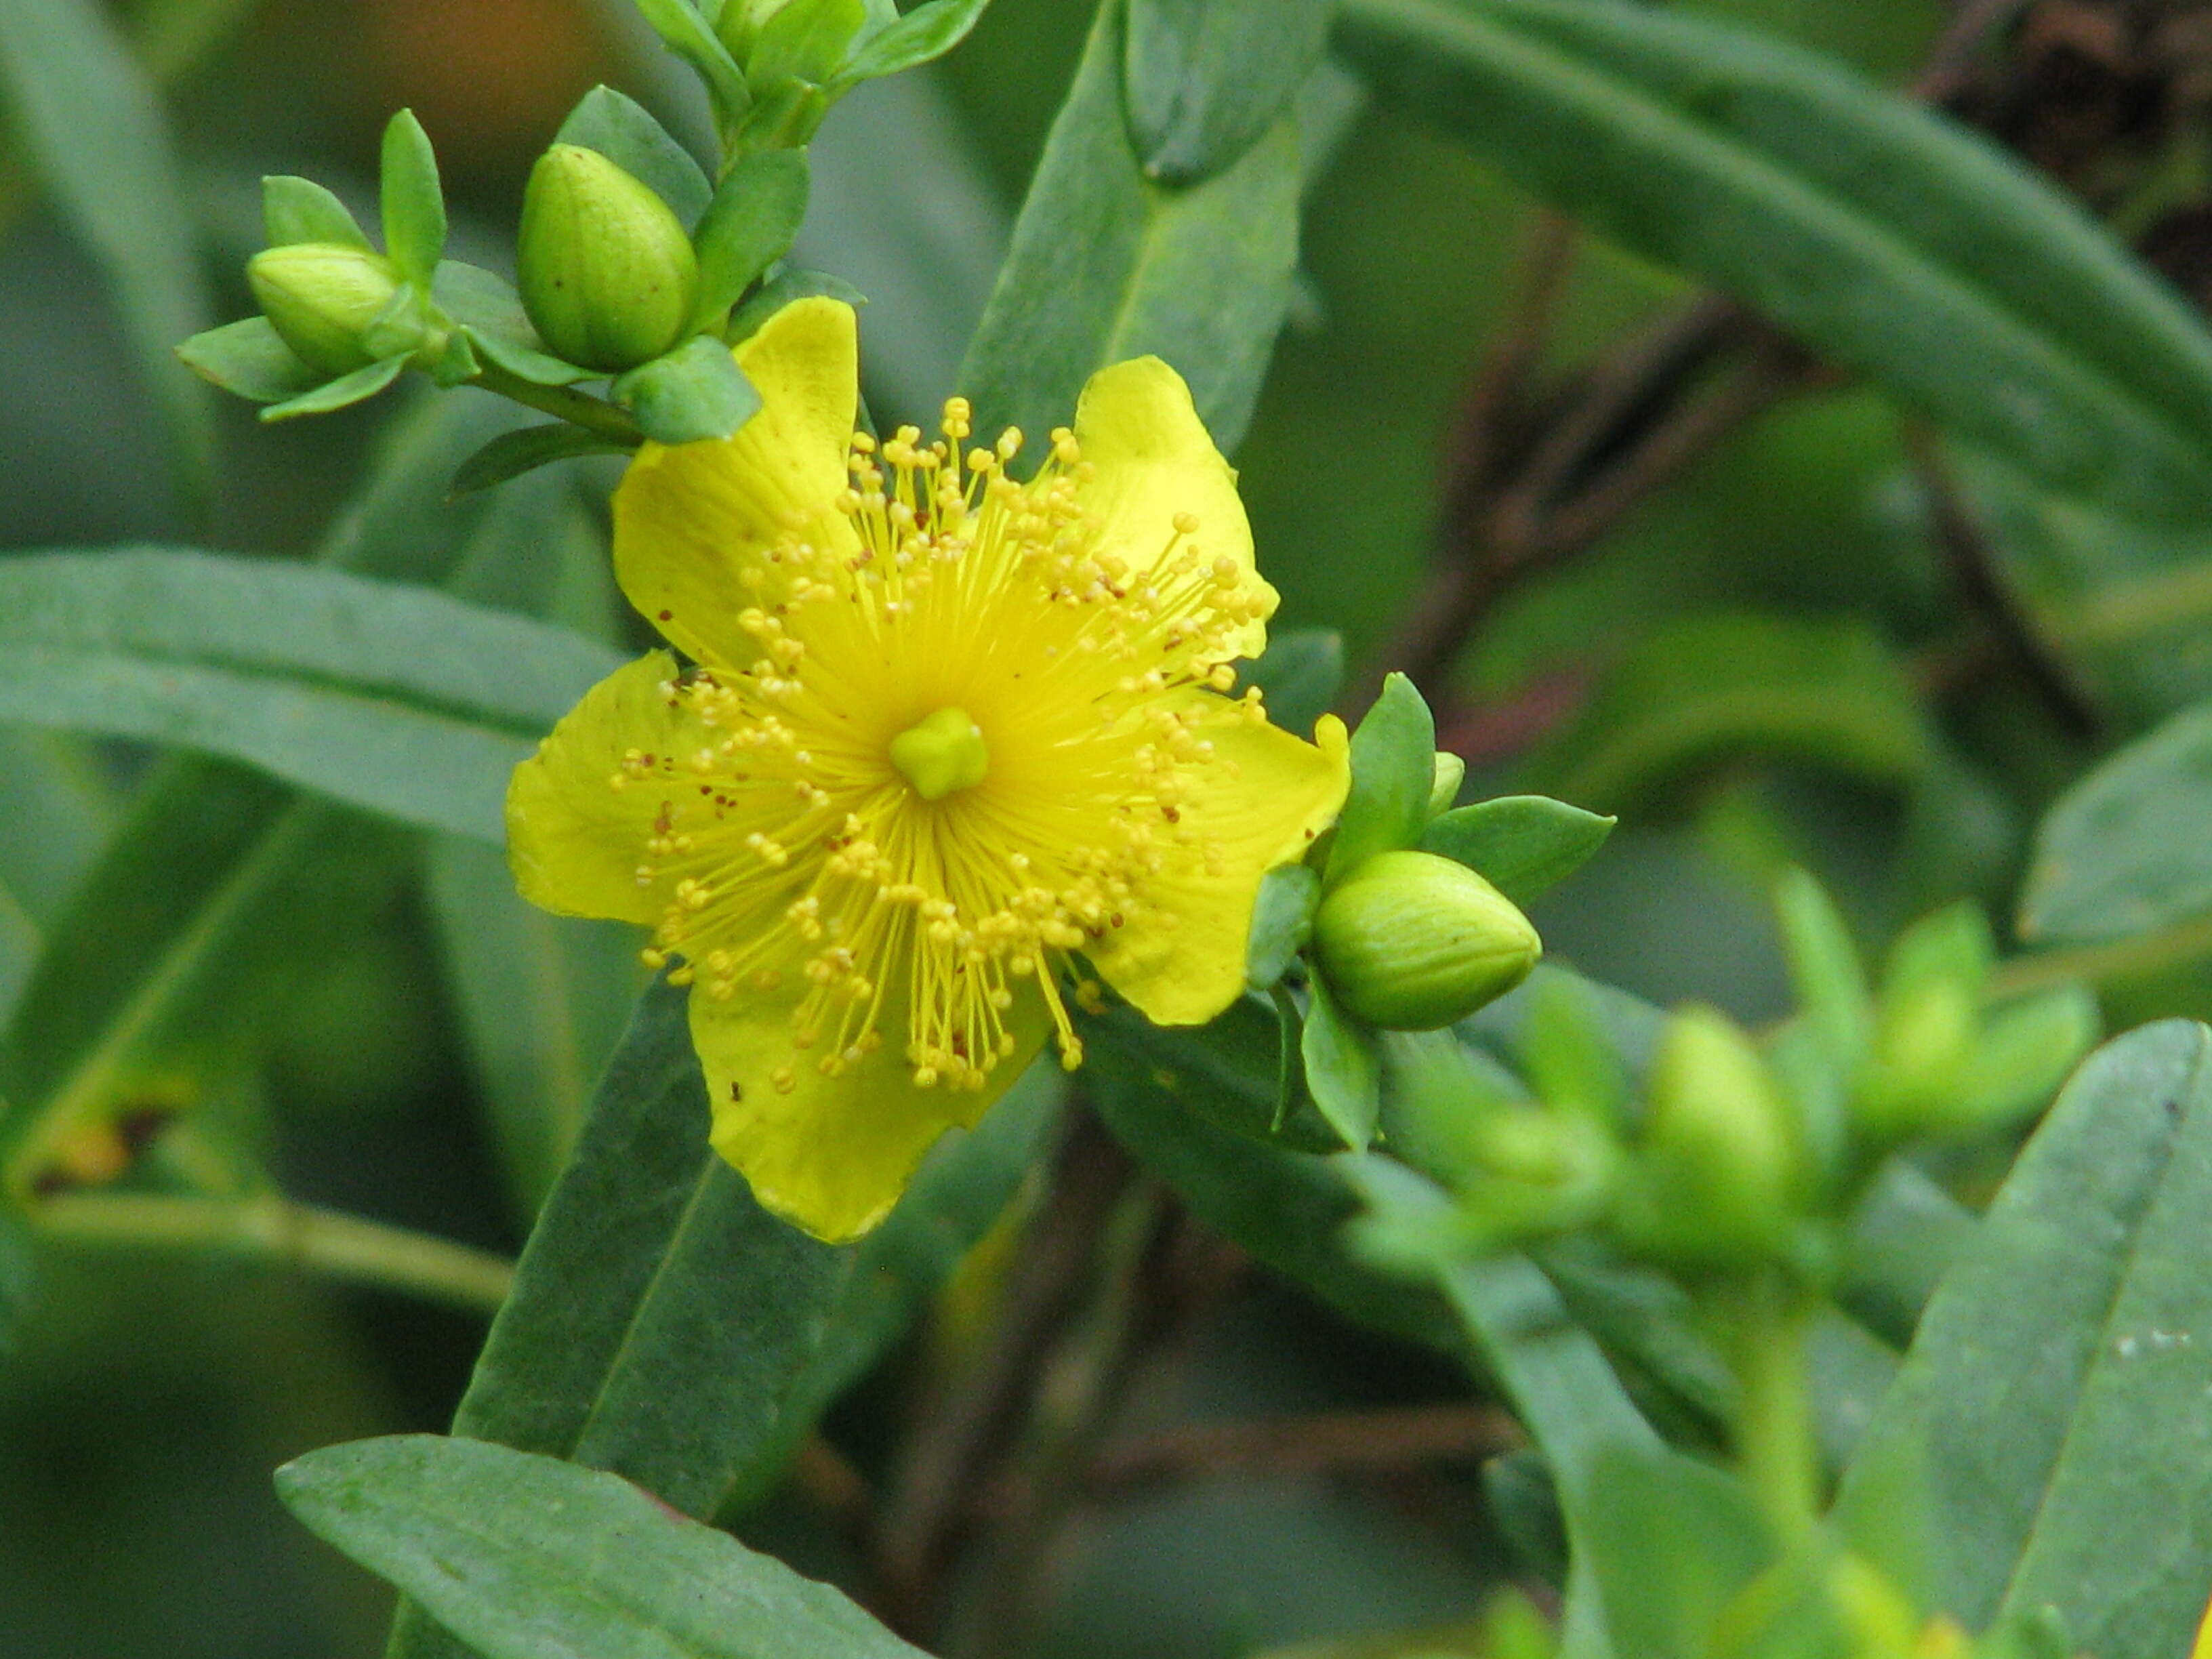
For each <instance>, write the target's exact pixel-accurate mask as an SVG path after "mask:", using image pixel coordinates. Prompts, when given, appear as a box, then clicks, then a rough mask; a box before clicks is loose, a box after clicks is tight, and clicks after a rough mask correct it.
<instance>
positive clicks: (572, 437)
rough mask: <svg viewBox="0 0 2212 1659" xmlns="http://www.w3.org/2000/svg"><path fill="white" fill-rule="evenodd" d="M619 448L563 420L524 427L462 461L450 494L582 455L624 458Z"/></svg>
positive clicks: (625, 450)
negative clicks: (620, 456)
mask: <svg viewBox="0 0 2212 1659" xmlns="http://www.w3.org/2000/svg"><path fill="white" fill-rule="evenodd" d="M629 453H630V452H629V449H628V448H627V447H625V446H623V445H622V444H618V443H614V442H612V441H610V440H608V439H605V438H602V437H601V436H599V434H598V433H596V432H587V431H586V430H585V429H584V428H582V427H580V426H570V425H569V424H568V422H566V421H555V422H550V424H547V425H544V426H526V427H523V428H520V429H519V430H516V431H513V432H502V433H501V434H500V435H499V436H497V437H496V438H494V439H493V440H492V441H490V442H489V443H488V444H486V445H485V446H484V447H483V448H482V449H479V450H478V451H477V453H475V454H473V455H471V456H470V457H469V458H468V459H466V460H465V461H463V462H462V463H461V465H460V466H459V468H458V469H457V470H456V471H454V473H453V491H452V493H453V495H471V494H473V493H474V492H475V491H477V490H479V489H490V488H491V487H492V486H493V485H495V484H503V483H507V481H508V480H510V479H513V478H520V477H522V476H523V475H524V474H525V473H526V472H535V471H537V470H538V468H539V467H541V466H550V465H552V464H553V463H554V462H556V461H572V460H575V459H579V458H580V457H582V456H586V455H627V454H629Z"/></svg>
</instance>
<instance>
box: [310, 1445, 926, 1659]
mask: <svg viewBox="0 0 2212 1659" xmlns="http://www.w3.org/2000/svg"><path fill="white" fill-rule="evenodd" d="M276 1491H277V1494H278V1496H280V1497H281V1498H283V1500H284V1502H285V1503H286V1504H289V1506H290V1508H291V1510H292V1512H293V1513H294V1514H295V1515H296V1516H299V1517H300V1519H301V1520H302V1521H304V1522H306V1523H307V1525H308V1526H309V1527H311V1528H313V1529H314V1530H315V1531H316V1532H318V1533H319V1534H322V1536H323V1537H325V1538H326V1539H328V1540H329V1541H331V1543H333V1544H335V1545H337V1547H339V1548H340V1549H342V1550H343V1551H344V1552H345V1553H347V1554H349V1555H350V1556H352V1557H353V1558H354V1559H356V1560H357V1561H359V1562H361V1563H362V1565H364V1566H367V1567H368V1568H370V1569H372V1570H373V1571H377V1572H380V1573H382V1574H383V1575H384V1576H385V1577H387V1578H389V1579H391V1580H392V1583H395V1584H398V1586H399V1587H400V1589H403V1590H405V1591H407V1592H408V1593H409V1594H410V1595H416V1596H419V1597H422V1599H423V1601H424V1602H425V1604H426V1605H428V1607H431V1608H432V1609H433V1610H435V1612H436V1613H437V1614H438V1616H439V1618H441V1620H445V1621H446V1622H447V1624H449V1625H451V1626H453V1628H454V1629H455V1630H458V1631H459V1632H461V1633H462V1634H463V1635H465V1637H466V1638H468V1639H469V1640H470V1641H471V1642H472V1643H474V1644H476V1645H477V1647H478V1648H479V1649H480V1650H482V1651H483V1654H484V1655H485V1656H486V1659H553V1656H577V1659H581V1656H584V1655H586V1654H589V1655H594V1656H599V1659H617V1656H624V1655H629V1656H635V1659H647V1656H651V1659H926V1656H924V1655H923V1654H922V1653H921V1650H920V1649H918V1648H913V1647H909V1646H908V1645H907V1644H905V1643H904V1642H902V1641H900V1640H899V1639H898V1638H896V1637H895V1636H893V1635H892V1634H891V1633H890V1632H889V1631H887V1630H885V1629H884V1627H883V1626H881V1625H879V1624H878V1623H877V1622H876V1621H875V1620H873V1619H872V1618H870V1617H869V1616H868V1615H867V1614H866V1613H864V1612H862V1611H861V1610H860V1607H857V1606H855V1605H854V1603H853V1602H852V1601H848V1599H846V1597H845V1596H844V1595H842V1594H840V1593H839V1592H838V1591H836V1590H835V1589H831V1588H830V1587H829V1586H828V1585H827V1584H817V1583H814V1582H813V1581H812V1580H811V1579H807V1578H802V1577H799V1575H798V1574H797V1573H795V1572H793V1571H792V1570H791V1569H790V1568H789V1567H787V1566H785V1565H783V1563H781V1561H778V1560H777V1559H775V1557H774V1556H769V1555H761V1554H758V1553H755V1552H754V1551H751V1550H749V1549H747V1548H745V1547H744V1545H742V1544H740V1543H738V1541H737V1540H735V1539H734V1538H732V1537H730V1536H729V1535H728V1534H726V1533H720V1532H716V1531H715V1530H714V1528H711V1527H704V1526H702V1525H700V1524H699V1523H698V1522H696V1521H687V1520H685V1519H684V1517H683V1516H680V1515H676V1514H672V1513H671V1512H670V1510H668V1509H667V1508H666V1507H665V1505H662V1504H656V1503H654V1502H653V1499H652V1498H650V1497H648V1496H647V1494H646V1493H644V1492H640V1491H639V1490H638V1489H637V1488H636V1487H635V1486H631V1485H630V1484H629V1483H628V1482H627V1481H624V1480H618V1479H617V1478H616V1477H615V1476H613V1475H611V1474H598V1473H595V1472H593V1471H592V1470H589V1469H580V1468H576V1467H575V1466H574V1464H571V1463H562V1462H556V1461H555V1460H554V1459H552V1458H549V1457H537V1456H532V1455H528V1454H526V1453H523V1452H518V1451H510V1450H508V1449H507V1448H505V1447H503V1446H491V1445H485V1444H483V1443H482V1442H479V1441H472V1440H458V1439H457V1440H447V1439H442V1438H441V1437H438V1436H435V1435H405V1436H395V1437H392V1438H391V1439H387V1440H363V1441H356V1442H355V1443H352V1444H350V1445H344V1446H332V1447H330V1448H328V1449H325V1450H322V1451H319V1452H310V1453H309V1454H308V1455H307V1456H305V1457H302V1458H300V1459H299V1460H297V1461H296V1462H292V1463H289V1464H287V1465H286V1466H285V1467H284V1468H283V1469H280V1470H279V1471H278V1472H277V1475H276Z"/></svg>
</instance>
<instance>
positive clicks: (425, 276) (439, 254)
mask: <svg viewBox="0 0 2212 1659" xmlns="http://www.w3.org/2000/svg"><path fill="white" fill-rule="evenodd" d="M382 206H383V210H384V251H385V254H386V257H387V258H390V259H391V261H392V264H395V265H397V266H398V267H399V274H400V275H401V276H404V277H405V278H406V279H407V280H408V281H409V282H410V283H414V284H415V286H416V287H417V288H419V289H422V290H423V291H424V292H426V293H427V292H428V290H429V288H430V285H431V283H432V281H433V280H434V279H435V277H436V276H437V274H438V262H439V261H440V260H441V259H442V258H445V257H446V192H445V191H444V189H443V188H442V187H441V185H439V183H438V158H437V156H436V155H434V154H433V153H432V152H431V149H430V136H429V134H428V133H426V132H424V131H422V123H421V122H420V121H418V120H416V118H415V112H414V111H412V110H407V109H403V110H401V111H400V112H398V114H397V115H395V116H393V117H392V119H391V120H390V121H389V122H387V123H386V125H385V129H384V171H383V174H382Z"/></svg>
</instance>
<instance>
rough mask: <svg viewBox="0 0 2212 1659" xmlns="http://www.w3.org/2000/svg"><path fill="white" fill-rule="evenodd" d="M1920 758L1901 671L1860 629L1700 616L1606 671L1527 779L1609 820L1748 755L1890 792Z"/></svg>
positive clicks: (1916, 770) (1925, 753)
mask: <svg viewBox="0 0 2212 1659" xmlns="http://www.w3.org/2000/svg"><path fill="white" fill-rule="evenodd" d="M1930 752H1931V751H1930V744H1929V735H1928V730H1927V723H1926V721H1925V720H1924V719H1923V716H1922V714H1921V712H1920V707H1919V704H1918V703H1917V701H1916V700H1915V698H1914V696H1913V694H1912V688H1911V684H1910V683H1909V682H1908V681H1907V679H1906V678H1905V672H1904V670H1903V669H1902V667H1901V666H1900V665H1899V664H1898V662H1897V661H1896V659H1895V658H1894V657H1893V656H1892V655H1891V653H1890V652H1889V651H1888V649H1887V647H1885V646H1884V645H1883V644H1882V643H1881V641H1880V640H1879V639H1877V638H1876V637H1875V635H1874V634H1873V632H1872V631H1871V630H1870V629H1868V627H1867V626H1866V625H1865V624H1864V623H1862V622H1859V621H1857V620H1855V619H1845V620H1840V621H1836V622H1827V621H1813V620H1809V619H1799V618H1791V617H1776V616H1760V615H1755V614H1748V613H1746V614H1738V615H1717V616H1715V615H1708V616H1702V617H1692V618H1690V619H1687V620H1686V621H1683V622H1679V623H1672V624H1670V625H1668V626H1667V627H1664V628H1662V629H1658V630H1657V631H1656V632H1655V633H1653V634H1652V635H1650V636H1649V637H1648V638H1646V639H1644V640H1643V641H1640V642H1639V643H1638V644H1637V645H1636V646H1635V647H1633V648H1632V649H1631V650H1630V651H1629V652H1628V653H1626V655H1625V656H1623V657H1622V658H1621V659H1620V660H1619V661H1618V662H1616V663H1614V664H1613V665H1612V666H1611V667H1610V668H1609V669H1607V671H1606V675H1605V678H1604V679H1603V681H1602V682H1601V684H1600V685H1599V687H1598V689H1597V690H1596V692H1595V694H1594V695H1593V696H1591V698H1590V700H1589V702H1588V703H1587V704H1585V705H1584V707H1583V710H1582V712H1581V713H1580V714H1578V715H1577V717H1576V719H1575V720H1574V721H1573V723H1572V724H1571V726H1568V727H1567V728H1566V729H1565V731H1564V732H1561V733H1560V734H1559V736H1558V737H1557V738H1553V740H1552V741H1551V742H1550V743H1549V744H1547V745H1546V746H1545V747H1544V748H1543V749H1542V750H1540V751H1539V753H1538V754H1537V755H1536V756H1535V757H1534V759H1533V761H1532V763H1531V765H1530V768H1529V781H1531V782H1534V783H1536V784H1538V785H1540V786H1541V787H1543V788H1544V791H1545V793H1547V794H1552V795H1556V796H1559V798H1561V799H1566V800H1575V801H1587V802H1589V803H1590V804H1591V805H1593V806H1595V807H1596V808H1597V809H1599V810H1600V811H1607V812H1619V811H1629V810H1631V809H1632V808H1633V807H1636V806H1638V805H1642V804H1644V802H1645V801H1647V800H1648V799H1650V798H1652V797H1653V796H1656V795H1659V794H1661V793H1663V792H1664V791H1665V789H1666V788H1667V787H1668V786H1670V785H1672V784H1674V783H1676V782H1678V781H1681V780H1682V779H1684V778H1686V777H1688V776H1691V775H1694V774H1696V773H1697V772H1699V770H1701V769H1705V768H1707V767H1710V766H1712V765H1715V764H1717V763H1722V762H1724V761H1729V760H1733V759H1736V758H1738V757H1743V756H1747V755H1751V756H1759V757H1771V758H1778V759H1785V760H1804V761H1813V762H1817V763H1820V764H1823V765H1826V766H1830V767H1832V768H1835V769H1838V770H1839V771H1843V772H1846V773H1850V774H1853V775H1857V776H1861V777H1864V778H1868V779H1870V780H1872V781H1875V782H1878V783H1887V784H1897V785H1901V784H1905V783H1909V782H1911V781H1913V780H1914V779H1916V778H1917V777H1918V776H1920V775H1921V774H1922V773H1923V771H1924V770H1925V769H1926V768H1927V766H1928V763H1929V756H1930Z"/></svg>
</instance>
